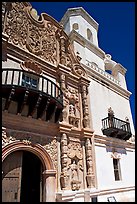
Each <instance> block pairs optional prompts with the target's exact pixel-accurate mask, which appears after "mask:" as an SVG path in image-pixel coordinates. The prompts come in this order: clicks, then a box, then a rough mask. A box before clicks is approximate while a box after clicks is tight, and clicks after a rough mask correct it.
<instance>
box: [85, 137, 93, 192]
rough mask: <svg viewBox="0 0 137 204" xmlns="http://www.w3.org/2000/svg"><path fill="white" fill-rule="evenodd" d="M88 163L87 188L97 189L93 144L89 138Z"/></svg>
mask: <svg viewBox="0 0 137 204" xmlns="http://www.w3.org/2000/svg"><path fill="white" fill-rule="evenodd" d="M86 163H87V176H86V180H87V186H88V187H89V188H92V187H95V175H94V170H93V157H92V143H91V140H90V139H89V138H87V139H86Z"/></svg>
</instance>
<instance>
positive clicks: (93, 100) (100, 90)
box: [89, 79, 135, 135]
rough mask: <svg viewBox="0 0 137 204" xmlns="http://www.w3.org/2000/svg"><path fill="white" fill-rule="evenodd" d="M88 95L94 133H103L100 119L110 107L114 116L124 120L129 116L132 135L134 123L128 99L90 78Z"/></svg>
mask: <svg viewBox="0 0 137 204" xmlns="http://www.w3.org/2000/svg"><path fill="white" fill-rule="evenodd" d="M90 80H91V82H90V86H89V97H90V110H91V117H92V123H93V124H92V125H93V130H94V131H95V133H96V134H103V133H102V131H101V128H102V119H103V118H105V117H107V116H108V108H109V107H111V108H112V110H113V111H114V114H115V117H116V118H119V119H121V120H124V121H125V117H128V118H129V122H130V127H131V132H132V134H133V135H134V134H135V130H134V125H133V119H132V114H131V109H130V103H129V100H127V99H125V98H124V97H122V96H120V95H119V94H117V93H115V92H113V91H112V90H110V89H108V88H106V87H105V86H102V85H101V84H100V83H98V82H96V81H94V80H93V79H90Z"/></svg>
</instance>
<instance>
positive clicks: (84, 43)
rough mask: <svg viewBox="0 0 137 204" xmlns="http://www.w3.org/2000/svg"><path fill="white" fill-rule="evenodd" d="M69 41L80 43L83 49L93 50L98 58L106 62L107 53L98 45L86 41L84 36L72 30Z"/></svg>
mask: <svg viewBox="0 0 137 204" xmlns="http://www.w3.org/2000/svg"><path fill="white" fill-rule="evenodd" d="M69 39H70V42H71V43H73V41H76V42H78V43H80V44H81V45H82V46H83V47H86V48H88V49H89V50H91V51H92V52H94V53H95V54H96V55H97V56H99V57H100V58H101V59H103V60H104V58H105V52H104V51H103V50H101V49H100V48H99V47H97V46H96V45H94V44H93V43H92V42H89V41H88V40H86V39H85V38H84V37H83V36H82V35H80V34H79V33H77V32H76V31H75V30H72V31H71V32H70V34H69Z"/></svg>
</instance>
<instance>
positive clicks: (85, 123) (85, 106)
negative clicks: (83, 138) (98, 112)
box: [81, 84, 89, 128]
mask: <svg viewBox="0 0 137 204" xmlns="http://www.w3.org/2000/svg"><path fill="white" fill-rule="evenodd" d="M81 96H82V106H83V126H84V128H89V110H88V102H87V86H86V85H85V84H82V86H81Z"/></svg>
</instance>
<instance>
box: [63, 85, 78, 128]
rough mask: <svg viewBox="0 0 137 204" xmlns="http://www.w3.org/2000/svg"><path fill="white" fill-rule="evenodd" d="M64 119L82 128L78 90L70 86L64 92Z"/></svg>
mask: <svg viewBox="0 0 137 204" xmlns="http://www.w3.org/2000/svg"><path fill="white" fill-rule="evenodd" d="M63 121H64V122H66V123H69V124H71V125H72V126H73V127H77V128H80V105H79V93H78V90H77V89H75V88H73V87H70V86H68V87H67V89H66V90H65V92H64V110H63Z"/></svg>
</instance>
